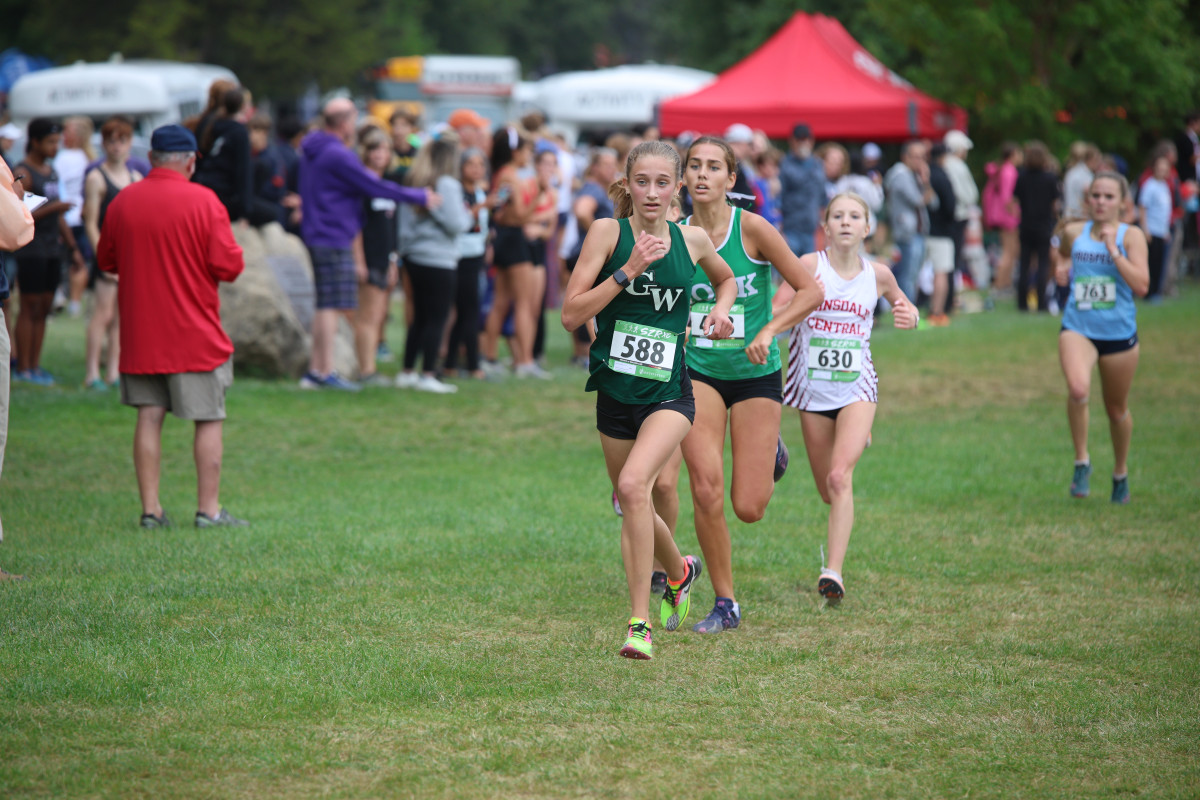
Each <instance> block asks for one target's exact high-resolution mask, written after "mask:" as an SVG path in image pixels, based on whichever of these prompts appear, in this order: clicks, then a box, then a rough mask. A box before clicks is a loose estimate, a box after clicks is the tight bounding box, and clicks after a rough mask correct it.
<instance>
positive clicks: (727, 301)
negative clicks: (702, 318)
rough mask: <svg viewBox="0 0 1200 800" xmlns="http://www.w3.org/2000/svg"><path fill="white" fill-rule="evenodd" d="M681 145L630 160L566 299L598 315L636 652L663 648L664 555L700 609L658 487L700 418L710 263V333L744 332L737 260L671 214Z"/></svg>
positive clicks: (671, 575)
mask: <svg viewBox="0 0 1200 800" xmlns="http://www.w3.org/2000/svg"><path fill="white" fill-rule="evenodd" d="M680 172H681V168H680V161H679V154H678V153H677V152H676V150H675V148H674V147H672V146H671V145H669V144H667V143H665V142H644V143H642V144H640V145H638V146H637V147H635V148H634V149H633V150H632V151H631V152H630V154H629V159H628V161H627V162H626V167H625V174H624V176H623V177H622V178H621V180H620V181H619V182H618V183H617V184H615V185H614V187H613V189H612V191H611V194H612V195H613V200H614V206H615V214H614V217H615V219H601V220H596V221H595V222H593V223H592V226H591V228H589V229H588V233H587V237H586V238H585V239H584V242H583V247H582V249H581V251H580V255H579V261H578V262H577V263H576V265H575V270H574V271H573V272H572V273H571V281H570V283H569V284H568V285H567V290H566V292H565V294H564V298H563V306H562V322H563V327H565V328H566V329H567V330H569V331H571V330H575V329H576V328H578V327H579V326H580V325H582V324H584V323H586V322H587V320H589V319H591V318H593V317H595V318H596V321H597V327H598V333H597V341H596V343H595V344H594V345H593V347H592V349H591V356H590V367H591V375H590V377H589V379H588V389H589V390H592V389H595V390H596V391H597V398H596V427H597V429H598V430H599V431H600V444H601V447H602V449H603V450H604V461H605V465H606V466H607V468H608V475H609V479H610V480H611V481H612V484H613V487H614V488H615V489H616V492H617V496H618V498H619V499H620V502H621V508H622V510H623V511H624V515H623V516H622V518H621V555H622V558H623V560H624V563H625V579H626V583H627V584H628V587H629V600H630V617H629V623H628V629H627V636H626V639H625V644H624V646H623V647H622V648H621V650H620V651H619V653H620V655H622V656H625V657H626V658H639V659H648V658H651V657H652V655H653V646H652V643H651V636H650V634H651V628H652V623H651V622H650V612H649V609H650V573H651V569H652V564H653V562H654V560H655V558H657V559H658V561H659V562H660V563H661V564H662V565H663V567H664V569H665V570H666V572H667V588H666V590H665V591H664V592H663V602H662V606H661V608H660V610H659V619H660V622H661V623H662V626H663V627H664V628H666V629H667V630H669V631H672V630H675V629H676V628H678V627H679V625H680V624H682V622H683V621H684V619H685V618H686V616H687V612H688V608H689V605H690V603H689V597H690V592H691V588H692V585H693V584H694V583H695V580H696V578H697V577H698V576H699V575H700V572H701V569H702V567H701V563H700V559H698V558H696V557H695V556H687V557H686V558H684V556H682V555H681V554H680V553H679V549H678V548H677V547H676V546H675V541H674V539H673V538H672V537H671V533H670V531H669V530H668V529H667V526H666V524H665V523H664V522H663V521H662V519H661V518H660V517H659V516H658V515H657V514H656V513H655V510H654V505H653V502H652V500H651V487H652V486H653V484H654V480H655V478H656V477H657V476H658V474H659V472H661V471H662V468H663V465H664V464H665V463H666V462H667V459H669V458H670V457H671V455H672V454H673V453H674V451H675V448H677V447H678V446H679V443H680V442H681V441H682V440H683V437H684V436H685V435H686V434H687V432H688V429H689V428H690V427H691V424H692V417H693V416H694V414H695V405H694V402H693V400H692V394H691V382H690V381H689V380H688V378H687V375H686V373H685V371H684V370H683V349H684V344H685V329H686V327H687V318H688V300H687V294H688V287H689V286H690V283H691V280H692V276H693V274H694V272H695V265H696V264H699V265H700V267H701V268H702V269H703V270H704V272H705V273H706V274H707V275H708V277H709V280H711V281H712V284H713V286H714V287H716V301H715V304H714V308H713V310H712V311H711V312H710V313H709V315H708V320H707V323H706V325H705V330H704V335H705V336H707V337H709V338H711V339H713V340H718V339H725V338H728V337H729V336H730V334H732V333H733V322H732V321H731V320H730V319H729V309H730V307H731V306H732V305H733V301H734V299H735V297H736V295H737V284H736V282H735V280H734V277H733V273H732V272H731V271H730V269H729V266H728V265H727V264H726V263H725V262H724V261H723V260H722V259H721V257H720V256H719V255H717V252H716V249H715V248H714V247H713V245H712V242H711V241H709V239H708V236H707V235H705V234H704V232H703V231H702V230H699V229H689V228H681V227H679V226H678V225H675V224H673V223H669V222H667V219H666V214H667V210H668V209H669V208H670V204H671V199H672V197H674V196H675V194H677V193H678V192H679V189H680V188H681V186H682V185H683V184H682V181H681V180H680Z"/></svg>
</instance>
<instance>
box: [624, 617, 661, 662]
mask: <svg viewBox="0 0 1200 800" xmlns="http://www.w3.org/2000/svg"><path fill="white" fill-rule="evenodd" d="M617 655H619V656H624V657H625V658H638V659H642V660H643V661H649V660H650V659H652V658H654V645H653V644H651V643H650V622H649V621H648V620H644V619H638V618H637V617H630V618H629V636H628V637H626V639H625V646H624V647H622V648H621V650H620V652H619V653H617Z"/></svg>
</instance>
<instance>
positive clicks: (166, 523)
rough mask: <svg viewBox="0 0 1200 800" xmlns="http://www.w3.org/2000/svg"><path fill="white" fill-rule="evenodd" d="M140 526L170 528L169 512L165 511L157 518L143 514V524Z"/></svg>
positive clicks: (140, 523)
mask: <svg viewBox="0 0 1200 800" xmlns="http://www.w3.org/2000/svg"><path fill="white" fill-rule="evenodd" d="M138 524H139V525H141V526H142V527H143V528H169V527H171V520H170V519H168V518H167V512H166V511H164V512H162V514H161V515H160V516H157V517H156V516H154V515H153V514H142V519H141V522H139V523H138Z"/></svg>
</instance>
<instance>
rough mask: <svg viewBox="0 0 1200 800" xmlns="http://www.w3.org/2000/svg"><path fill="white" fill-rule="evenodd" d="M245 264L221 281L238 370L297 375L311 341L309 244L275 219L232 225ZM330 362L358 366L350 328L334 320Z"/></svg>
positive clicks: (348, 369)
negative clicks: (229, 280)
mask: <svg viewBox="0 0 1200 800" xmlns="http://www.w3.org/2000/svg"><path fill="white" fill-rule="evenodd" d="M234 238H235V239H237V242H238V244H239V245H241V247H242V253H243V255H244V258H245V261H246V269H245V270H244V271H243V272H242V274H241V276H239V277H238V279H237V280H236V281H234V282H233V283H226V284H221V322H222V324H223V325H224V326H225V331H226V333H228V334H229V338H230V339H232V340H233V347H234V359H233V363H234V366H235V367H236V368H237V370H238V372H240V373H243V374H250V375H256V376H260V377H272V378H298V377H299V376H301V375H303V374H304V371H305V370H306V369H308V360H309V354H310V350H311V346H312V339H311V337H310V335H309V334H310V332H311V330H312V313H313V298H314V291H313V281H312V264H311V262H310V261H309V257H308V250H307V249H306V248H305V247H304V243H303V242H301V241H300V239H299V238H297V237H296V236H293V235H291V234H289V233H286V232H285V231H284V230H283V228H282V227H281V226H279V225H278V224H277V223H271V224H270V225H266V226H263V227H262V228H251V227H245V226H240V225H239V226H234ZM334 367H335V369H337V370H338V372H340V373H341V374H343V375H347V376H352V375H354V374H355V373H356V372H357V370H358V359H357V357H356V356H355V353H354V332H353V330H351V328H350V326H349V325H348V324H346V322H345V321H344V320H342V321H340V323H339V326H338V336H337V340H336V342H335V345H334Z"/></svg>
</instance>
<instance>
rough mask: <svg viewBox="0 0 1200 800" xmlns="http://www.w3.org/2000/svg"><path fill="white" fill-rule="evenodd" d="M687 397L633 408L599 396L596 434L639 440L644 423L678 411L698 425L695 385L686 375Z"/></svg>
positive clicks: (685, 387) (597, 398)
mask: <svg viewBox="0 0 1200 800" xmlns="http://www.w3.org/2000/svg"><path fill="white" fill-rule="evenodd" d="M682 383H683V394H682V395H680V396H679V397H677V398H676V399H674V400H664V401H663V402H661V403H646V404H645V405H630V404H628V403H622V402H621V401H620V400H616V399H614V398H612V397H609V396H608V395H606V394H605V393H604V392H597V394H596V430H598V431H600V432H601V433H603V434H604V435H605V436H611V437H612V438H614V439H636V438H637V435H638V431H640V430H641V429H642V423H644V422H645V421H646V418H647V417H649V416H650V415H651V414H653V413H654V412H655V411H678V412H679V413H680V414H683V415H684V416H685V417H687V421H688V422H695V421H696V398H695V397H694V396H693V395H692V382H691V380H690V379H689V378H688V375H687V372H684V373H683V381H682Z"/></svg>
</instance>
